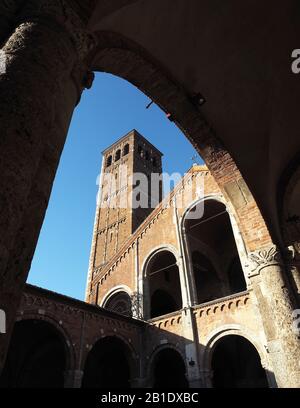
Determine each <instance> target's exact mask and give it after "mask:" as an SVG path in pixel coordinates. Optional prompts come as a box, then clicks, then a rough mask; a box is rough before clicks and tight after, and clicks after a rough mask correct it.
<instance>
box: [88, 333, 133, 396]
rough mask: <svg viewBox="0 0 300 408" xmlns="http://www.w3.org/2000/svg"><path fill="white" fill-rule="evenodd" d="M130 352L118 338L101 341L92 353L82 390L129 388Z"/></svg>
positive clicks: (106, 338)
mask: <svg viewBox="0 0 300 408" xmlns="http://www.w3.org/2000/svg"><path fill="white" fill-rule="evenodd" d="M128 354H129V350H128V349H127V346H126V345H125V344H124V343H123V341H122V340H120V339H118V338H117V337H105V338H104V339H101V340H99V341H98V342H97V343H96V344H95V345H94V347H93V348H92V350H91V351H90V353H89V355H88V357H87V360H86V363H85V368H84V376H83V381H82V388H128V387H130V380H131V372H130V365H129V356H128Z"/></svg>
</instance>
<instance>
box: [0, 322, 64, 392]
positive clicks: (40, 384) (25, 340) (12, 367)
mask: <svg viewBox="0 0 300 408" xmlns="http://www.w3.org/2000/svg"><path fill="white" fill-rule="evenodd" d="M65 370H66V346H65V343H64V341H63V339H62V338H61V335H60V333H58V332H57V330H56V329H55V328H54V327H53V326H52V325H51V324H50V323H47V322H43V321H40V320H24V321H21V322H17V323H16V324H15V327H14V331H13V335H12V339H11V342H10V346H9V351H8V355H7V360H6V364H5V367H4V370H3V373H2V375H1V377H0V387H1V388H63V387H64V375H65Z"/></svg>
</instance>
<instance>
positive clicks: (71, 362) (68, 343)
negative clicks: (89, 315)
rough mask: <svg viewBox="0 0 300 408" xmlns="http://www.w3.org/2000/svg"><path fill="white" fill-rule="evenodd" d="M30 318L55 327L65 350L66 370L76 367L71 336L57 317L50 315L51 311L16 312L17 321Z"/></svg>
mask: <svg viewBox="0 0 300 408" xmlns="http://www.w3.org/2000/svg"><path fill="white" fill-rule="evenodd" d="M30 320H41V321H43V322H46V323H48V324H50V325H51V326H52V327H54V328H55V330H56V332H57V333H58V335H59V337H60V338H61V340H62V341H63V343H64V346H65V351H66V371H68V370H69V371H72V370H75V369H76V360H77V358H76V352H75V349H74V346H73V342H72V337H71V335H70V334H69V333H68V331H67V330H66V329H65V328H64V327H63V326H62V325H61V324H59V321H58V320H57V318H56V317H55V316H54V315H52V313H45V314H43V315H42V314H39V313H38V312H31V311H28V312H26V311H24V312H23V313H22V314H21V313H20V312H19V313H18V314H17V319H16V323H17V322H21V321H22V322H23V321H30Z"/></svg>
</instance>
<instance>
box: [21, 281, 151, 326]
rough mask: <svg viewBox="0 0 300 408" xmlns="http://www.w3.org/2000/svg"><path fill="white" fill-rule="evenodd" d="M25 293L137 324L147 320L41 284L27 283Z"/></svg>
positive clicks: (142, 323)
mask: <svg viewBox="0 0 300 408" xmlns="http://www.w3.org/2000/svg"><path fill="white" fill-rule="evenodd" d="M23 292H24V293H32V294H39V295H40V296H45V297H48V298H49V297H51V298H53V299H56V300H57V301H61V302H64V303H66V302H67V303H68V304H69V305H71V306H74V307H77V308H81V309H83V310H86V311H88V312H93V313H98V314H99V313H101V314H102V315H106V316H109V317H113V318H118V319H120V320H124V321H127V322H128V323H131V324H135V325H144V324H145V322H144V321H143V320H139V319H135V318H132V317H128V316H125V315H122V314H119V313H116V312H113V311H111V310H108V309H104V308H103V307H100V306H98V305H93V304H91V303H87V302H85V301H83V300H79V299H75V298H72V297H70V296H67V295H63V294H61V293H57V292H54V291H51V290H49V289H45V288H41V287H39V286H35V285H31V284H29V283H26V285H25V287H24V291H23Z"/></svg>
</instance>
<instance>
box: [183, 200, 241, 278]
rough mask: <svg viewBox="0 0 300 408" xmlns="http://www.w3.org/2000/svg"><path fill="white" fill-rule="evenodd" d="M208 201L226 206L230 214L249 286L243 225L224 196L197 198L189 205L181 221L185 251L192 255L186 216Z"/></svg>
mask: <svg viewBox="0 0 300 408" xmlns="http://www.w3.org/2000/svg"><path fill="white" fill-rule="evenodd" d="M207 201H217V202H218V203H221V204H223V205H224V206H225V209H226V211H227V213H228V216H229V221H230V224H231V227H232V232H233V237H234V241H235V243H236V247H237V252H238V256H239V258H240V261H241V265H242V268H243V272H244V277H245V281H246V283H247V284H249V278H248V270H247V266H248V265H247V264H248V253H247V248H246V242H245V238H244V236H243V234H242V230H241V223H240V222H239V219H238V214H237V213H236V210H235V208H234V206H233V205H232V203H231V201H227V200H226V199H225V197H224V196H223V195H222V194H218V193H217V194H208V195H206V196H204V197H203V198H200V199H199V198H197V199H195V200H194V201H193V202H191V203H190V204H189V205H188V207H187V208H186V209H185V211H184V213H183V214H182V216H181V219H180V234H181V235H182V241H183V244H184V245H183V246H184V248H185V250H186V251H187V255H188V256H190V254H188V249H187V248H188V243H187V239H186V235H185V233H184V223H185V220H186V216H187V214H188V213H189V211H191V209H192V208H193V207H194V206H195V205H197V204H198V203H200V202H203V203H205V202H207ZM187 255H186V256H187Z"/></svg>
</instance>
